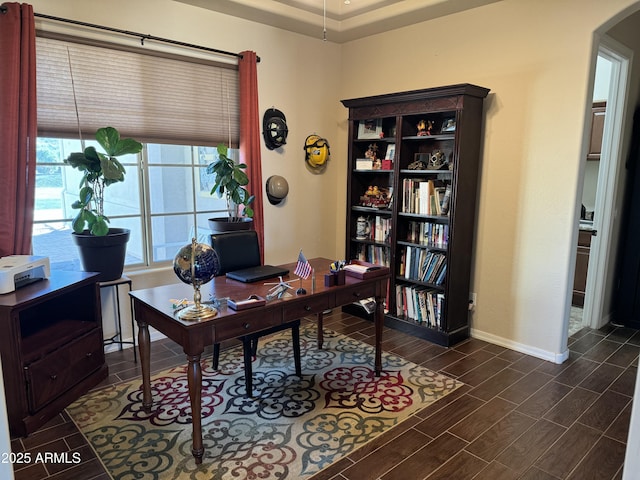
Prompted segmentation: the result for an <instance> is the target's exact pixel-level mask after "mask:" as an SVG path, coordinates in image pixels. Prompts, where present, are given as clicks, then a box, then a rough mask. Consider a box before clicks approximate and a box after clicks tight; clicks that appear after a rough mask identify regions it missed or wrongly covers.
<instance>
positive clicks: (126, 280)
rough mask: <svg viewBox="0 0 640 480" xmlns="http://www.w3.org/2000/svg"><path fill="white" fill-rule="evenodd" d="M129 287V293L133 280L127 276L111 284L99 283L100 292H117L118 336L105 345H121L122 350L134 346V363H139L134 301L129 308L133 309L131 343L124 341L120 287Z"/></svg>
mask: <svg viewBox="0 0 640 480" xmlns="http://www.w3.org/2000/svg"><path fill="white" fill-rule="evenodd" d="M125 284H126V285H127V286H128V287H129V291H131V279H130V278H129V277H127V276H126V275H123V276H122V277H120V278H118V279H117V280H111V281H109V282H98V286H99V287H100V290H102V289H103V288H114V290H115V292H116V303H117V309H116V334H115V335H114V336H112V337H111V338H107V339H105V340H104V344H105V345H112V344H114V343H117V344H119V345H120V350H122V345H124V344H127V345H133V361H134V362H135V363H138V354H137V352H136V330H135V325H136V322H135V319H134V317H133V299H130V300H129V307H130V309H131V338H132V340H131V341H128V340H123V339H122V316H121V314H120V288H119V286H120V285H125Z"/></svg>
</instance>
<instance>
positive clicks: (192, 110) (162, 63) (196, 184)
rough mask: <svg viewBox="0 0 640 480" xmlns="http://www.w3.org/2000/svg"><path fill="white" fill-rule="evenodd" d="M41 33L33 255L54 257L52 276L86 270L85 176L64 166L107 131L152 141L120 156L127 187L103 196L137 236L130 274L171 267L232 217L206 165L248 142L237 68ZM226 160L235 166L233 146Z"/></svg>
mask: <svg viewBox="0 0 640 480" xmlns="http://www.w3.org/2000/svg"><path fill="white" fill-rule="evenodd" d="M37 34H38V37H37V39H36V57H37V58H36V68H37V92H38V135H39V138H38V143H37V161H36V163H37V170H36V200H35V212H34V230H33V250H34V254H36V255H45V256H48V257H49V259H50V262H51V266H52V268H56V269H74V270H77V269H80V268H81V266H80V264H79V258H78V254H77V248H76V246H75V245H74V243H73V239H72V236H71V231H72V229H71V220H72V219H73V217H75V214H76V213H77V211H75V210H73V209H72V208H71V204H72V203H73V201H74V200H75V199H76V198H77V194H78V190H79V188H80V186H79V183H80V179H81V176H82V175H81V173H80V172H78V171H76V170H75V169H73V168H71V167H69V166H67V165H65V163H64V159H65V158H67V156H68V155H69V154H70V153H71V152H76V151H81V150H82V147H81V143H80V140H79V138H80V135H79V132H82V134H83V136H84V137H85V138H88V137H89V136H90V135H92V134H93V133H95V131H96V130H97V129H98V128H100V127H105V126H108V125H111V126H114V127H116V128H117V129H118V131H119V132H120V134H121V135H122V136H126V137H133V138H135V139H136V140H139V141H142V142H146V143H144V149H143V152H142V153H141V154H140V155H139V156H135V155H131V156H129V157H128V158H127V157H121V158H120V160H121V161H122V163H123V165H124V166H125V168H126V170H127V173H126V178H125V181H124V182H122V183H117V184H114V185H111V186H109V187H108V188H107V189H106V196H105V213H106V214H107V216H108V217H109V218H110V220H111V222H110V225H111V226H113V227H121V228H128V229H130V230H131V236H130V239H129V243H128V244H127V258H126V260H125V265H126V266H128V267H134V266H140V267H142V266H153V265H158V264H163V263H164V264H166V263H167V262H169V261H170V260H173V257H174V256H175V253H176V252H177V250H178V249H179V247H181V246H183V245H185V244H187V243H189V242H190V241H191V238H192V237H193V236H197V238H198V239H199V241H207V240H206V236H207V235H208V233H209V228H208V224H207V219H208V218H210V217H212V216H222V215H226V213H221V212H226V205H225V202H224V200H223V199H218V198H217V197H216V196H211V195H210V194H209V191H210V190H211V186H212V182H211V178H209V177H210V176H209V175H207V174H206V167H207V165H208V164H209V163H211V162H212V161H213V160H214V159H215V155H216V149H215V147H214V146H215V145H218V144H219V143H225V144H227V145H229V146H236V145H238V142H239V107H238V104H239V98H238V96H239V95H238V89H239V87H238V71H237V70H238V69H237V65H235V64H229V63H223V62H219V61H211V60H206V59H202V58H192V57H185V56H181V55H176V54H175V53H167V52H160V51H157V50H156V51H154V50H151V49H150V48H149V47H147V46H145V47H144V48H141V47H136V46H133V45H132V44H128V45H126V44H125V43H126V41H127V40H123V44H118V45H116V44H112V43H106V42H101V41H98V40H90V39H81V38H76V37H69V36H62V35H59V34H55V33H52V32H40V31H39V32H37ZM154 48H157V47H154ZM85 143H86V145H91V144H92V142H90V141H86V142H85ZM93 144H94V145H95V146H96V148H98V149H100V147H99V146H98V145H96V144H95V142H94V143H93ZM202 145H207V146H202ZM229 151H230V155H231V156H232V158H235V159H237V158H238V151H237V150H236V149H233V148H230V150H229Z"/></svg>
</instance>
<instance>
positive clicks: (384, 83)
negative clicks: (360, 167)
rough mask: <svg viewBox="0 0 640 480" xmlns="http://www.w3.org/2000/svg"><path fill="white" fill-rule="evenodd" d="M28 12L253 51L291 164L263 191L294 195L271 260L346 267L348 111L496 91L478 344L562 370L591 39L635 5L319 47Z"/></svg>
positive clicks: (495, 15)
mask: <svg viewBox="0 0 640 480" xmlns="http://www.w3.org/2000/svg"><path fill="white" fill-rule="evenodd" d="M31 3H32V4H33V5H34V9H35V11H36V12H39V13H46V14H50V15H57V16H61V17H66V18H72V19H78V20H82V21H86V22H91V23H99V24H103V25H109V26H112V27H117V28H122V29H128V30H133V31H138V32H144V33H149V34H152V35H157V36H164V37H168V38H171V39H175V40H180V41H184V42H190V43H196V44H201V45H205V46H211V47H215V48H220V49H224V50H231V51H242V50H245V49H248V50H255V51H256V52H257V53H258V55H259V56H260V57H261V58H262V62H261V63H260V65H259V67H258V75H259V90H260V111H261V112H264V110H266V109H267V108H269V107H271V106H275V107H277V108H279V109H281V110H282V111H283V112H285V114H286V116H287V121H288V125H289V128H290V133H289V138H288V142H287V145H286V146H285V147H284V149H283V150H284V151H283V152H282V153H280V152H274V151H269V150H267V149H266V148H264V147H263V149H262V168H263V177H264V179H266V178H267V177H268V176H269V175H272V174H280V175H283V176H284V177H285V178H287V180H288V182H289V186H290V194H289V197H288V199H287V201H286V203H285V204H284V205H282V206H280V207H275V206H272V205H270V204H268V203H267V204H266V205H265V220H266V232H265V233H266V252H265V256H266V260H267V262H270V263H280V262H287V261H293V260H294V259H295V256H296V254H297V251H298V249H300V248H303V249H304V251H305V253H306V254H307V255H308V256H318V255H323V256H328V257H336V258H341V257H342V256H344V232H345V196H346V191H345V190H346V188H345V187H346V185H345V184H346V181H345V176H346V158H345V157H346V143H347V142H346V137H347V111H346V109H344V108H343V107H342V105H341V104H340V102H339V100H340V99H344V98H353V97H361V96H366V95H373V94H381V93H390V92H397V91H402V90H410V89H416V88H426V87H430V86H440V85H446V84H454V83H466V82H468V83H475V84H478V85H481V86H484V87H488V88H490V89H491V93H490V95H489V97H488V98H487V100H486V125H485V137H484V145H483V151H482V158H483V164H482V171H481V176H480V179H479V181H480V182H481V189H480V195H479V211H478V227H477V238H476V250H475V252H474V256H475V268H474V277H473V290H474V291H475V292H477V294H478V305H477V309H476V311H475V312H474V313H473V323H472V326H473V329H474V334H475V335H477V336H480V337H482V338H486V339H488V340H491V341H495V342H498V343H502V344H504V345H507V346H512V347H513V348H517V349H520V350H525V351H527V352H528V353H532V354H534V355H538V356H541V357H543V358H548V359H553V360H557V359H559V358H561V357H562V354H563V353H564V352H565V350H566V319H567V316H568V308H569V302H570V299H569V292H570V290H571V286H572V279H573V277H572V275H573V262H574V254H575V253H574V252H575V249H574V244H575V241H576V236H577V222H576V219H577V218H578V214H579V209H578V206H579V202H577V200H576V199H578V198H580V194H581V192H580V189H581V188H582V175H583V172H582V171H581V168H583V167H582V166H581V165H582V164H581V160H580V159H581V158H583V153H584V148H585V145H584V144H583V132H584V130H585V122H586V121H587V119H588V115H587V114H588V112H589V108H590V104H591V99H590V96H591V90H590V89H591V88H592V87H591V86H590V84H591V80H590V76H592V75H593V72H592V69H593V66H594V64H595V50H594V47H593V45H592V43H593V34H594V32H595V31H596V30H597V29H598V28H600V27H601V26H602V25H603V24H605V23H606V22H608V21H610V19H611V18H612V17H614V16H616V15H617V14H618V13H619V12H621V11H622V10H623V9H624V8H625V7H628V6H630V5H633V4H634V3H635V2H634V1H633V0H609V1H608V2H602V1H600V0H561V1H557V0H504V1H502V2H498V3H494V4H491V5H488V6H486V7H481V8H476V9H474V10H471V11H468V12H463V13H459V14H455V15H451V16H448V17H444V18H439V19H436V20H433V21H430V22H425V23H422V24H419V25H415V26H411V27H407V28H403V29H399V30H395V31H392V32H388V33H386V34H381V35H377V36H372V37H369V38H366V39H363V40H360V41H355V42H351V43H348V44H344V45H335V44H333V43H331V42H323V41H322V40H321V32H319V34H318V36H317V37H313V38H311V37H306V36H301V35H297V34H292V33H288V32H284V31H281V30H278V29H274V28H270V27H266V26H263V25H259V24H255V23H252V22H247V21H244V20H240V19H235V18H232V17H227V16H223V15H219V14H215V13H213V12H209V11H206V10H203V9H199V8H196V7H191V6H188V5H185V4H181V3H175V2H172V1H170V0H138V1H136V2H128V1H124V0H114V1H111V2H98V1H84V2H78V1H74V0H58V1H56V2H50V1H46V0H34V1H32V2H31ZM124 12H126V14H125V13H124ZM46 25H50V24H48V23H47V24H46ZM46 28H52V27H51V26H46ZM607 28H608V27H607ZM311 133H317V134H319V135H322V136H324V137H326V138H327V139H328V140H329V142H330V144H331V153H332V159H331V160H330V162H329V165H328V168H327V171H326V172H324V173H323V174H321V175H316V174H314V173H312V172H310V171H308V169H307V168H306V166H305V163H304V160H303V151H302V145H303V142H304V139H305V138H306V136H307V135H309V134H311ZM261 187H262V188H264V186H261ZM134 287H135V286H134Z"/></svg>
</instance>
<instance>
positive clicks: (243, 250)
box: [211, 230, 302, 397]
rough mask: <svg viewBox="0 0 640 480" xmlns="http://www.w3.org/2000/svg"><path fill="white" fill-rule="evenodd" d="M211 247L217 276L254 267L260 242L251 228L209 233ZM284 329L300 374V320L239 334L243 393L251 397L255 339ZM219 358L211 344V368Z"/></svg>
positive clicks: (217, 344) (218, 346)
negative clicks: (242, 364) (289, 331)
mask: <svg viewBox="0 0 640 480" xmlns="http://www.w3.org/2000/svg"><path fill="white" fill-rule="evenodd" d="M211 246H212V247H213V249H214V250H215V251H216V254H217V255H218V263H219V265H220V268H219V270H218V275H224V274H225V273H227V272H231V271H233V270H241V269H243V268H249V267H255V266H257V265H260V263H261V262H260V245H259V244H258V234H257V233H256V232H255V231H254V230H242V231H237V232H227V233H214V234H212V235H211ZM287 328H290V329H291V339H292V343H293V359H294V362H295V367H296V375H298V376H299V377H302V366H301V362H300V320H299V319H298V320H294V321H292V322H287V323H283V324H282V325H277V326H275V327H272V328H269V329H267V330H262V331H260V332H256V333H252V334H250V335H245V336H242V337H240V340H241V341H242V349H243V356H244V374H245V385H246V389H247V396H248V397H251V396H253V378H252V376H253V371H252V368H251V360H252V358H253V356H255V355H256V352H257V349H258V339H259V338H260V337H263V336H265V335H270V334H272V333H275V332H279V331H281V330H285V329H287ZM219 358H220V344H219V343H215V344H214V345H213V369H214V370H217V369H218V360H219Z"/></svg>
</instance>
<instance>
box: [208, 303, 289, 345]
mask: <svg viewBox="0 0 640 480" xmlns="http://www.w3.org/2000/svg"><path fill="white" fill-rule="evenodd" d="M257 310H258V311H256V313H255V314H252V315H243V316H242V317H241V318H234V317H230V318H228V319H225V320H223V321H221V322H218V323H216V324H215V326H214V327H213V331H214V335H213V338H214V342H216V343H219V342H221V341H222V340H228V339H230V338H238V337H242V336H243V335H247V334H249V333H254V332H259V331H260V330H265V329H267V328H271V327H274V326H276V325H280V324H281V323H282V319H281V318H280V315H278V313H279V312H278V311H277V310H271V311H268V312H264V311H263V310H262V309H257Z"/></svg>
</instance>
